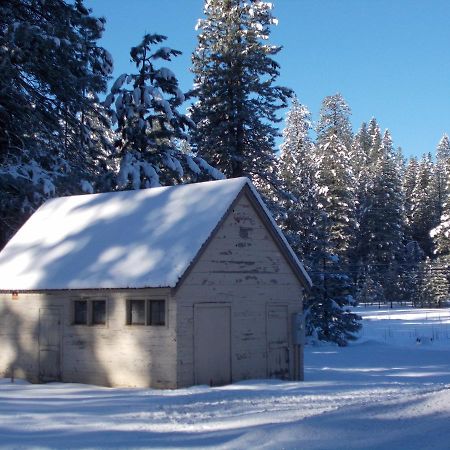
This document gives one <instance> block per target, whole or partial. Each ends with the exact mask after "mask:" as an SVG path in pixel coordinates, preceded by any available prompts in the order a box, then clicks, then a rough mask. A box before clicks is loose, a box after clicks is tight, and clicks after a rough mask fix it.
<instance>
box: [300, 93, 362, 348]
mask: <svg viewBox="0 0 450 450" xmlns="http://www.w3.org/2000/svg"><path fill="white" fill-rule="evenodd" d="M349 115H350V109H349V108H348V106H347V104H346V103H345V101H344V99H343V98H342V96H341V95H340V94H336V95H334V96H330V97H327V98H325V100H324V102H323V105H322V109H321V114H320V120H319V123H318V127H317V145H316V150H315V154H314V157H315V159H316V164H317V165H316V175H315V181H316V183H317V188H318V219H317V222H316V233H317V247H316V249H315V251H314V252H313V255H312V263H311V267H312V271H311V275H312V280H313V283H314V289H313V292H312V295H311V296H310V299H309V301H308V302H307V320H308V322H307V328H308V331H309V332H310V333H314V334H317V336H318V337H319V339H323V340H329V341H333V342H336V343H337V344H338V345H346V343H347V341H348V340H351V339H355V333H356V332H357V331H358V329H359V328H360V324H359V316H358V315H357V314H355V313H353V312H352V311H351V310H350V307H351V306H352V305H354V304H355V302H354V298H353V296H352V291H353V282H352V280H351V278H350V276H349V270H348V262H349V257H350V254H351V251H352V249H353V247H352V246H353V245H354V236H355V232H356V229H357V222H356V207H355V200H356V199H355V177H354V175H353V171H352V167H351V159H350V157H351V150H352V149H351V145H352V140H353V138H352V132H351V127H350V122H349Z"/></svg>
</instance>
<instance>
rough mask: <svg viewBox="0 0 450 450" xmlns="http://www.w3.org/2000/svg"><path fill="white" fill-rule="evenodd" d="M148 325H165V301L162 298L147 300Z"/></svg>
mask: <svg viewBox="0 0 450 450" xmlns="http://www.w3.org/2000/svg"><path fill="white" fill-rule="evenodd" d="M148 304H149V318H148V324H149V325H165V323H166V302H165V301H164V300H149V302H148Z"/></svg>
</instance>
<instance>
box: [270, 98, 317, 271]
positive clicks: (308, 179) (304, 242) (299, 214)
mask: <svg viewBox="0 0 450 450" xmlns="http://www.w3.org/2000/svg"><path fill="white" fill-rule="evenodd" d="M310 130H311V118H310V112H309V111H308V109H307V108H306V107H305V106H303V105H301V104H300V103H299V101H298V100H297V98H294V100H293V102H292V106H291V109H290V110H289V111H288V113H287V115H286V128H285V129H284V130H283V143H282V144H281V156H280V160H279V163H278V166H279V174H280V179H281V182H282V189H283V191H284V192H286V193H288V194H289V195H286V196H284V197H283V203H284V204H283V206H284V209H285V211H286V213H285V216H284V218H283V220H282V221H281V225H282V228H283V231H284V232H285V234H286V236H287V237H288V240H289V242H290V244H291V245H292V247H293V248H294V250H295V251H296V253H297V254H298V255H299V256H300V258H301V260H302V261H304V262H305V263H306V264H307V265H308V263H309V261H310V258H311V254H312V252H313V251H314V249H315V247H316V245H317V243H316V238H315V230H316V220H317V189H316V184H315V181H314V162H313V160H312V150H313V145H312V142H311V139H310V137H309V133H310Z"/></svg>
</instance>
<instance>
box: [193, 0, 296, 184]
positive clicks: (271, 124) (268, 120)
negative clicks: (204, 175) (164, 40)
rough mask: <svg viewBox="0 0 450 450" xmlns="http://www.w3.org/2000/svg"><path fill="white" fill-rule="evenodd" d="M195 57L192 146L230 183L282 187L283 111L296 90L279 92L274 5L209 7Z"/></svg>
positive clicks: (234, 0) (218, 2) (237, 0)
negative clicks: (278, 167)
mask: <svg viewBox="0 0 450 450" xmlns="http://www.w3.org/2000/svg"><path fill="white" fill-rule="evenodd" d="M204 14H205V18H204V19H201V20H199V22H198V25H197V28H198V29H199V30H200V32H199V35H198V45H197V48H196V50H195V52H194V54H193V58H192V59H193V69H192V70H193V72H194V75H195V80H194V81H195V95H196V96H197V97H198V101H197V103H195V104H194V105H193V107H192V119H193V120H194V122H195V123H196V124H197V127H196V129H195V130H194V131H193V144H194V147H195V150H196V152H197V154H198V155H199V156H201V157H205V158H206V159H208V161H210V162H211V163H212V164H213V165H214V166H215V167H217V168H218V169H219V170H221V171H222V172H223V173H224V174H225V175H226V176H227V177H239V176H248V177H250V178H251V179H252V180H253V181H254V183H255V184H256V185H257V186H265V185H266V184H267V181H268V182H269V183H272V184H273V185H277V177H276V173H275V153H274V146H275V137H277V136H278V135H279V133H278V129H277V127H276V123H278V122H279V121H280V119H279V118H278V117H277V112H278V111H279V110H280V109H281V108H284V107H285V106H286V105H287V103H286V102H287V99H288V98H289V97H290V95H291V91H290V89H287V88H285V87H281V86H277V85H275V82H276V79H277V78H278V76H279V73H280V72H279V69H280V66H279V64H278V63H277V62H276V61H275V60H274V59H273V57H274V56H275V55H276V54H277V53H278V52H279V51H280V49H281V47H279V46H276V45H270V44H269V43H268V42H267V41H268V39H269V36H270V28H271V26H272V25H274V24H276V23H277V21H276V19H275V18H274V16H273V15H272V5H271V4H270V3H266V2H263V1H251V0H207V1H206V2H205V7H204Z"/></svg>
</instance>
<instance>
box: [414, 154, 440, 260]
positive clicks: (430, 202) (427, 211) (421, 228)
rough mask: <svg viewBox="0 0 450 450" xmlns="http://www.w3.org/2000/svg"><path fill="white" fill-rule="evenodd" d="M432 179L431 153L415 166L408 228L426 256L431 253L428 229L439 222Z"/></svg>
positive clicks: (431, 246)
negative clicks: (415, 173) (415, 172)
mask: <svg viewBox="0 0 450 450" xmlns="http://www.w3.org/2000/svg"><path fill="white" fill-rule="evenodd" d="M434 180H435V177H434V167H433V162H432V159H431V155H430V154H428V155H423V156H422V158H421V160H420V161H419V164H418V167H417V175H416V180H415V181H416V182H415V185H414V187H413V189H412V192H411V199H410V201H411V210H410V216H409V230H410V233H411V238H412V239H413V240H415V241H417V242H418V243H419V245H420V246H421V248H422V250H423V251H424V253H425V255H427V256H431V255H432V254H433V241H432V239H431V237H430V231H431V230H432V229H433V228H435V227H436V226H437V225H438V223H439V217H438V210H437V205H436V198H437V194H436V189H435V188H436V184H435V182H434Z"/></svg>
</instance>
